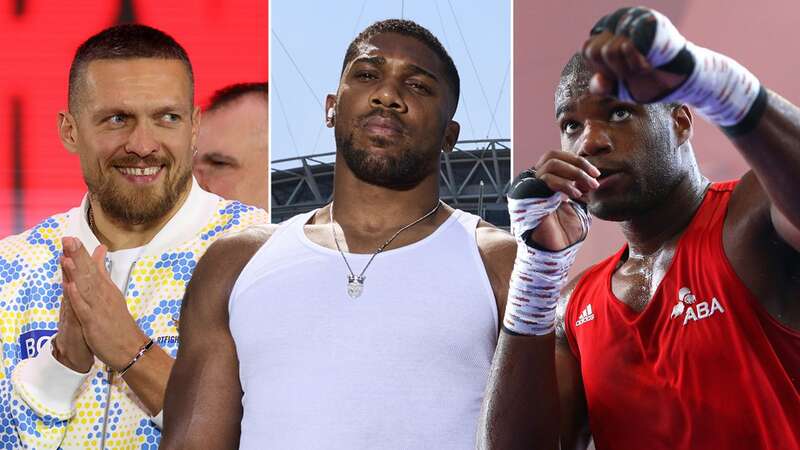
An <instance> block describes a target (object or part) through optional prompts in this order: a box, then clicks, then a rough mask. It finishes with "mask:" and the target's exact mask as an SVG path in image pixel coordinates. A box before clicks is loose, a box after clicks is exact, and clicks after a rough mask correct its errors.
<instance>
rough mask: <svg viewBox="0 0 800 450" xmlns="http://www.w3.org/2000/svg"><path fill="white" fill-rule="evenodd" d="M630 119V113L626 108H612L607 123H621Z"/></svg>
mask: <svg viewBox="0 0 800 450" xmlns="http://www.w3.org/2000/svg"><path fill="white" fill-rule="evenodd" d="M630 117H631V111H630V110H629V109H628V108H621V107H620V108H614V109H613V110H612V111H611V117H609V119H608V120H609V121H611V122H623V121H625V120H628V119H629V118H630Z"/></svg>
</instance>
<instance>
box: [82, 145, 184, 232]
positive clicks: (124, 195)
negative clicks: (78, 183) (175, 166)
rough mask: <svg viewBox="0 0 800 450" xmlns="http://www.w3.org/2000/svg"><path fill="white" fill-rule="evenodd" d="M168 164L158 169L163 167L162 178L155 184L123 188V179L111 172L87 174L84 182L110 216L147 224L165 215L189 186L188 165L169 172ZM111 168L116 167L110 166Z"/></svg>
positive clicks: (128, 221)
mask: <svg viewBox="0 0 800 450" xmlns="http://www.w3.org/2000/svg"><path fill="white" fill-rule="evenodd" d="M146 160H147V159H145V161H146ZM171 167H172V164H170V163H167V164H166V165H165V166H164V167H163V168H162V169H161V170H163V171H165V173H164V174H162V176H163V177H164V181H163V182H162V183H161V184H159V185H157V186H150V187H146V188H126V187H123V186H121V183H123V182H122V181H120V182H115V181H114V176H113V175H112V174H109V175H107V176H104V177H103V176H100V177H98V176H95V177H88V176H87V177H86V184H87V186H88V188H89V195H90V196H91V198H92V199H93V200H96V201H98V202H99V204H100V207H101V208H102V209H103V212H104V213H105V214H106V215H107V216H108V218H109V219H111V220H113V221H115V222H118V223H122V224H127V225H147V224H152V223H156V222H158V221H159V220H160V219H162V218H163V217H164V216H166V215H167V214H168V213H169V212H170V211H171V210H172V209H173V207H174V206H175V204H176V203H177V202H178V199H180V197H181V195H183V193H184V192H186V190H187V189H189V183H190V180H191V177H192V171H191V168H190V167H189V166H187V167H185V168H183V169H181V170H179V171H178V172H176V173H174V174H170V171H169V169H170V168H171ZM110 170H113V171H116V170H117V169H115V168H113V167H112V168H110ZM96 178H102V179H100V180H98V179H96Z"/></svg>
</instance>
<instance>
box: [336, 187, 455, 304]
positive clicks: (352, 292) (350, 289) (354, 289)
mask: <svg viewBox="0 0 800 450" xmlns="http://www.w3.org/2000/svg"><path fill="white" fill-rule="evenodd" d="M441 205H442V202H441V201H437V202H436V206H434V207H433V209H432V210H430V211H428V213H427V214H425V215H424V216H422V217H420V218H419V219H417V220H415V221H413V222H411V223H410V224H408V225H406V226H404V227H402V228H400V229H399V230H397V232H396V233H395V234H394V235H392V237H390V238H389V240H388V241H386V242H384V243H383V245H381V246H380V247H378V250H376V251H375V253H373V254H372V256H371V257H370V258H369V261H367V265H365V266H364V269H362V270H361V273H359V274H358V275H356V274H355V272H353V268H352V267H350V263H349V262H348V261H347V257H346V256H344V252H343V251H342V248H341V247H340V246H339V239H337V238H336V227H335V225H334V221H333V202H331V209H330V218H331V234H332V235H333V242H334V243H336V250H339V254H340V255H342V259H343V260H344V264H345V265H346V266H347V271H348V272H350V274H349V275H347V295H349V296H350V297H351V298H358V297H360V296H361V293H362V292H364V281H366V279H367V277H365V276H364V272H366V271H367V268H368V267H369V265H370V264H372V260H373V259H375V257H376V256H378V253H380V252H382V251H383V249H385V248H386V246H388V245H389V244H390V243H391V242H392V241H393V240H394V239H395V238H396V237H397V236H399V235H400V233H402V232H403V231H405V230H407V229H409V228H411V227H413V226H414V225H416V224H418V223H420V222H422V221H423V220H425V219H427V218H428V217H430V216H432V215H433V213H435V212H436V211H438V210H439V206H441Z"/></svg>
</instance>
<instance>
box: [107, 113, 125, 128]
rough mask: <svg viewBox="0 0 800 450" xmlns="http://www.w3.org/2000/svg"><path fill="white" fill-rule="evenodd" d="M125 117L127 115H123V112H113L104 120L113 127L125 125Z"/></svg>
mask: <svg viewBox="0 0 800 450" xmlns="http://www.w3.org/2000/svg"><path fill="white" fill-rule="evenodd" d="M126 119H127V116H125V114H114V115H113V116H110V117H108V118H107V119H106V122H108V124H110V125H112V126H114V127H121V126H123V125H125V120H126Z"/></svg>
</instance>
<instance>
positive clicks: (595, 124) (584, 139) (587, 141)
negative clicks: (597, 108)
mask: <svg viewBox="0 0 800 450" xmlns="http://www.w3.org/2000/svg"><path fill="white" fill-rule="evenodd" d="M613 147H614V145H613V143H612V142H611V137H610V136H609V135H608V129H607V128H606V125H604V124H603V123H602V122H599V121H592V120H589V121H587V122H586V125H585V126H584V129H583V134H582V135H581V142H580V144H579V146H578V155H580V156H584V157H585V156H592V155H596V154H598V153H606V152H609V151H611V150H612V149H613Z"/></svg>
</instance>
